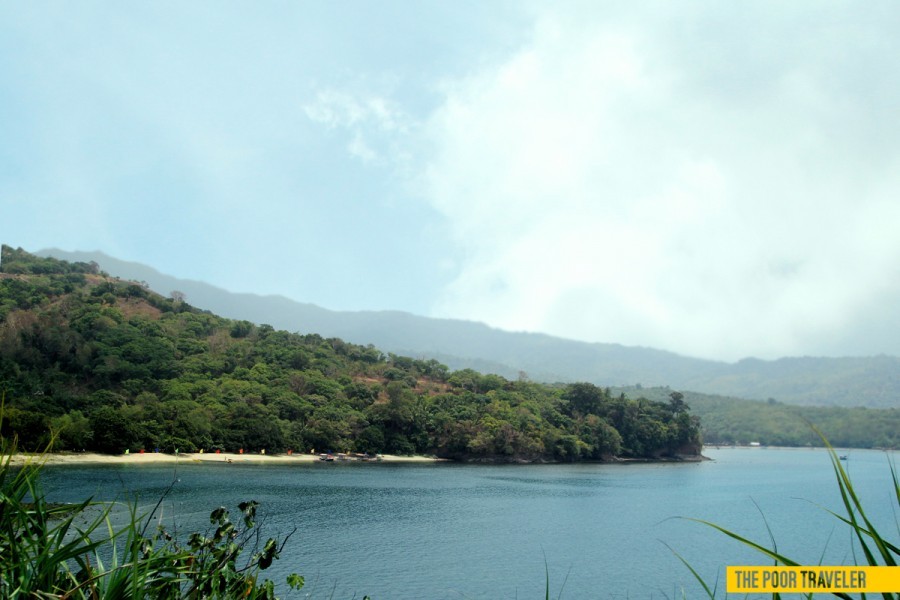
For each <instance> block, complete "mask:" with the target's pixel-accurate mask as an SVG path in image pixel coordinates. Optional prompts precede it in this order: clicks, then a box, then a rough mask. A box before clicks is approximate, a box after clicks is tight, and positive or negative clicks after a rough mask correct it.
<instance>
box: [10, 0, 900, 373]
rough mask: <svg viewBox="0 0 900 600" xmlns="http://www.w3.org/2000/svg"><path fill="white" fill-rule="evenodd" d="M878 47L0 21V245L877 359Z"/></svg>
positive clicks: (899, 211)
mask: <svg viewBox="0 0 900 600" xmlns="http://www.w3.org/2000/svg"><path fill="white" fill-rule="evenodd" d="M897 31H900V3H897V2H894V1H883V2H880V1H878V0H873V1H870V2H865V3H859V2H827V1H816V2H812V1H810V2H783V1H778V2H763V1H754V2H712V1H710V2H677V3H676V2H640V3H638V2H632V1H627V2H596V1H589V2H552V3H551V2H537V3H525V2H518V1H517V2H510V3H506V2H494V1H492V2H482V1H473V2H462V1H458V0H454V1H453V2H424V1H419V0H417V1H412V0H406V1H403V2H386V1H378V2H362V1H359V2H315V3H314V2H299V1H290V2H224V1H215V2H208V3H204V2H181V1H179V2H152V3H151V2H97V3H90V2H77V3H75V2H41V1H36V2H4V3H2V4H0V241H2V242H3V243H6V244H10V245H13V246H21V247H23V248H25V249H26V250H31V251H36V250H39V249H43V248H48V247H58V248H62V249H65V250H102V251H103V252H106V253H107V254H110V255H113V256H115V257H117V258H121V259H125V260H133V261H138V262H142V263H145V264H147V265H150V266H153V267H154V268H156V269H158V270H160V271H162V272H164V273H168V274H171V275H175V276H178V277H183V278H191V279H199V280H203V281H207V282H209V283H212V284H215V285H218V286H221V287H224V288H226V289H229V290H232V291H249V292H257V293H262V294H269V293H278V294H283V295H285V296H288V297H290V298H293V299H296V300H300V301H304V302H312V303H315V304H319V305H321V306H324V307H327V308H332V309H341V310H357V309H400V310H406V311H410V312H413V313H417V314H422V315H426V316H440V317H456V318H464V319H472V320H478V321H483V322H486V323H488V324H490V325H493V326H496V327H501V328H504V329H509V330H527V331H542V332H547V333H551V334H555V335H560V336H565V337H570V338H575V339H581V340H587V341H599V342H616V343H621V344H626V345H643V346H653V347H658V348H663V349H667V350H672V351H675V352H679V353H682V354H688V355H693V356H701V357H709V358H719V359H725V360H734V359H738V358H741V357H745V356H758V357H762V358H774V357H778V356H783V355H802V354H810V355H867V354H876V353H889V354H900V36H898V35H897ZM162 291H163V292H166V291H167V290H162ZM189 300H190V299H189Z"/></svg>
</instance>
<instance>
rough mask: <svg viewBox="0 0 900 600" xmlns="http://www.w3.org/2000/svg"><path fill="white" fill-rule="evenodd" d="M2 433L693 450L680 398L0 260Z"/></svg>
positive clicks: (117, 443)
mask: <svg viewBox="0 0 900 600" xmlns="http://www.w3.org/2000/svg"><path fill="white" fill-rule="evenodd" d="M0 392H2V394H3V396H4V398H5V407H4V409H3V411H2V422H0V433H2V434H3V435H4V436H7V437H10V436H17V437H18V438H19V442H20V445H21V446H22V447H24V448H25V449H41V448H43V447H45V445H46V444H47V443H49V442H50V441H51V440H52V443H53V445H54V448H55V449H58V450H64V449H75V450H81V449H87V450H96V451H100V452H108V453H119V452H122V451H124V450H126V449H130V450H139V449H141V448H147V449H152V448H161V449H164V450H167V451H172V450H174V449H175V448H179V449H181V450H182V451H193V450H196V449H201V448H202V449H206V450H207V451H208V450H213V449H217V448H221V449H223V450H227V451H237V450H238V449H241V448H243V449H245V450H248V451H258V450H262V449H266V450H267V451H269V452H280V451H284V450H288V449H293V450H297V451H304V452H307V451H310V450H312V449H315V450H316V451H325V450H331V451H345V452H369V453H379V452H381V453H396V454H410V453H420V454H434V455H437V456H441V457H448V458H454V459H462V460H527V461H532V460H547V461H549V460H557V461H574V460H587V459H594V460H596V459H610V458H613V457H616V456H620V457H654V458H655V457H661V456H676V455H695V454H697V453H698V452H699V449H700V439H699V424H698V420H697V419H696V417H693V416H692V415H691V414H690V413H689V410H688V408H687V406H686V405H685V404H684V402H683V401H682V400H681V397H680V395H678V394H676V395H674V396H672V397H671V398H667V399H666V400H665V401H648V400H645V399H637V400H632V399H627V398H625V397H624V396H621V395H620V396H618V397H614V396H612V395H611V394H610V393H609V392H608V391H607V390H603V389H600V388H598V387H596V386H594V385H592V384H572V385H567V386H548V385H543V384H538V383H533V382H530V381H527V380H516V381H509V380H507V379H505V378H503V377H501V376H498V375H482V374H479V373H477V372H475V371H473V370H461V371H456V372H451V371H450V370H449V369H448V368H447V367H445V366H444V365H442V364H441V363H439V362H437V361H436V360H414V359H411V358H406V357H402V356H397V355H394V354H388V355H384V354H382V352H380V351H379V350H377V349H376V348H375V347H373V346H361V345H355V344H349V343H345V342H343V341H341V340H340V339H337V338H328V339H326V338H323V337H321V336H320V335H318V334H315V333H307V334H298V333H288V332H286V331H278V330H276V329H274V328H273V327H272V326H270V325H255V324H253V323H251V322H249V321H245V320H230V319H225V318H222V317H218V316H216V315H213V314H211V313H209V312H205V311H201V310H199V309H196V308H194V307H192V306H191V305H190V304H189V303H188V302H186V301H185V299H184V298H183V297H182V296H181V295H180V294H173V297H170V298H165V297H163V296H160V295H158V294H156V293H154V292H152V291H150V290H149V289H147V288H146V286H144V285H141V284H140V283H137V282H133V281H123V280H119V279H118V278H116V277H110V276H107V275H106V274H105V273H103V272H101V271H100V269H99V268H98V265H96V264H91V263H88V262H74V263H70V262H65V261H60V260H56V259H53V258H37V257H35V256H32V255H30V254H28V253H26V252H24V251H22V250H21V249H18V250H14V249H12V248H9V247H7V246H3V247H2V255H0Z"/></svg>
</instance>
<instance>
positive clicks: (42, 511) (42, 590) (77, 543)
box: [0, 440, 304, 600]
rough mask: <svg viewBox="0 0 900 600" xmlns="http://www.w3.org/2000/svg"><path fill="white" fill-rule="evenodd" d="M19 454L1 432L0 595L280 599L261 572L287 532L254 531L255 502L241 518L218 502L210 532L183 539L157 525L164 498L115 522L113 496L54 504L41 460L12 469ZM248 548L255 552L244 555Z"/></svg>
mask: <svg viewBox="0 0 900 600" xmlns="http://www.w3.org/2000/svg"><path fill="white" fill-rule="evenodd" d="M14 453H15V445H14V444H10V443H7V442H6V441H5V440H0V597H2V598H38V599H51V598H66V599H69V598H71V599H75V600H82V599H85V600H86V599H90V600H112V599H124V598H156V599H175V598H189V599H194V598H198V599H199V598H249V599H274V598H275V597H276V596H275V584H274V582H272V581H271V580H269V579H262V580H260V573H261V571H264V570H265V569H266V568H268V567H269V566H270V565H271V564H272V561H274V560H276V559H277V558H278V555H279V553H280V552H281V550H282V548H283V546H284V543H285V542H286V541H287V538H285V540H283V541H281V542H279V541H278V540H276V539H274V538H270V539H268V540H266V541H265V542H263V541H262V539H261V537H260V535H259V530H258V529H254V518H255V516H256V508H257V503H256V502H253V501H250V502H243V503H241V504H240V505H239V506H238V508H239V510H240V513H241V516H240V519H239V520H238V522H237V523H235V522H233V521H232V520H231V518H230V514H229V512H228V511H227V510H226V509H225V508H217V509H215V510H214V511H213V512H212V513H211V514H210V529H209V531H208V532H206V533H192V534H190V535H189V536H188V537H187V541H186V542H185V541H182V540H180V539H178V538H176V537H175V536H173V535H171V534H170V533H169V532H168V531H166V529H165V528H163V527H161V526H156V527H153V526H152V525H153V522H154V516H155V515H156V510H157V509H158V508H159V506H160V503H161V502H162V498H161V499H160V502H159V503H157V505H156V507H154V510H153V511H151V513H149V514H146V515H139V514H137V509H136V505H135V504H129V505H128V506H127V508H128V515H129V517H130V518H129V519H128V520H127V521H126V523H125V524H124V525H123V526H114V525H113V519H111V518H110V517H111V511H112V509H113V507H114V506H115V505H114V504H111V503H95V502H92V501H91V500H90V499H87V500H85V501H83V502H81V503H79V504H75V505H63V506H60V505H53V504H50V503H48V502H47V501H46V500H45V498H44V495H43V493H42V492H41V489H40V487H39V482H38V475H39V473H40V470H41V468H42V462H41V460H40V459H37V460H32V461H29V462H27V463H26V464H25V465H24V466H22V467H17V468H13V467H12V466H11V458H12V455H13V454H14ZM288 537H290V535H289V536H288ZM245 551H249V553H250V556H249V558H246V557H242V554H244V552H245ZM245 556H246V555H245ZM286 583H287V585H288V587H289V588H292V589H300V588H301V587H303V583H304V582H303V578H302V577H300V576H299V575H296V574H292V575H290V576H289V577H288V578H287V582H286Z"/></svg>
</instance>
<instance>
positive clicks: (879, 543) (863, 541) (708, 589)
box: [676, 428, 900, 600]
mask: <svg viewBox="0 0 900 600" xmlns="http://www.w3.org/2000/svg"><path fill="white" fill-rule="evenodd" d="M812 431H813V433H814V434H815V435H817V436H818V437H819V439H820V441H821V442H822V444H824V446H825V447H826V448H827V450H828V454H829V457H830V459H831V464H832V467H833V469H834V475H835V480H836V482H837V485H838V491H839V493H840V497H841V503H842V504H843V509H844V512H843V514H841V513H837V512H833V511H830V510H829V511H827V512H828V513H830V514H831V515H832V516H834V517H835V518H836V519H837V520H838V521H840V522H841V523H843V524H844V525H846V526H848V527H849V528H850V532H851V535H852V537H853V540H854V542H855V543H856V547H855V548H854V554H853V556H854V564H855V565H856V566H860V565H864V566H871V567H878V566H883V567H897V566H898V564H897V561H898V560H900V546H898V545H897V543H895V542H892V541H890V539H888V537H887V536H886V535H885V533H884V532H883V531H882V532H879V531H878V530H877V528H876V527H875V525H874V524H873V523H872V521H871V520H870V519H869V517H868V515H867V514H866V510H865V508H864V507H863V504H862V502H861V501H860V498H859V496H858V495H857V493H856V490H854V488H853V482H852V481H851V479H850V476H849V474H848V473H847V470H846V469H845V468H844V466H843V465H842V464H841V460H840V457H839V456H838V455H837V453H836V452H835V451H834V448H832V446H831V445H830V443H829V441H828V439H827V438H826V437H825V436H823V435H822V433H821V432H820V431H819V430H818V429H816V428H812ZM890 471H891V478H892V483H893V492H894V498H895V499H896V501H897V505H898V507H900V480H898V477H897V471H896V469H895V468H894V465H893V463H891V464H890ZM692 520H694V521H696V522H698V523H701V524H703V525H706V526H709V527H712V528H713V529H715V530H716V531H719V532H721V533H723V534H725V535H727V536H728V537H730V538H732V539H734V540H737V541H738V542H740V543H741V544H743V545H745V546H747V547H749V548H752V549H753V550H755V551H757V552H759V553H760V554H762V555H763V556H765V557H766V558H768V559H770V560H772V561H773V564H774V565H775V566H786V567H796V566H801V565H802V563H801V562H798V561H796V560H794V559H792V558H790V557H788V556H785V555H783V554H782V553H780V552H779V551H778V549H777V548H776V546H775V541H774V537H773V536H772V533H771V531H770V532H769V534H770V537H772V540H771V544H770V545H766V544H764V543H761V542H756V541H753V540H750V539H748V538H746V537H744V536H742V535H740V534H738V533H735V532H734V531H732V530H730V529H728V528H726V527H724V526H722V525H719V524H716V523H711V522H709V521H704V520H701V519H692ZM767 527H768V525H767ZM897 531H898V532H900V526H898V530H897ZM857 550H858V551H859V552H860V553H861V555H862V556H861V559H860V556H859V555H857V554H856V552H857ZM676 556H678V558H679V559H680V560H681V561H682V562H683V563H684V564H685V566H687V568H688V569H689V570H690V572H691V574H692V575H693V576H694V577H695V578H696V579H697V581H698V582H699V583H700V585H701V586H702V588H703V590H704V592H705V594H706V595H707V597H709V598H710V600H715V598H716V593H717V591H718V588H717V585H715V584H713V585H710V584H709V583H708V582H707V581H706V580H705V579H704V578H703V577H701V576H700V574H699V573H697V571H695V570H694V569H693V568H692V567H691V565H690V564H689V563H688V561H686V560H685V559H684V558H683V557H681V556H680V555H678V554H677V553H676ZM829 595H831V596H834V597H837V598H843V599H844V600H853V596H851V595H849V594H846V593H841V592H833V593H831V594H829ZM872 595H873V596H879V597H881V598H882V599H883V600H900V593H895V592H883V593H878V594H872ZM781 597H782V595H781V594H778V593H773V594H772V599H773V600H780V598H781ZM803 597H805V598H813V597H814V595H813V594H811V593H810V594H803ZM859 597H860V598H861V600H865V599H866V594H865V593H861V594H860V595H859Z"/></svg>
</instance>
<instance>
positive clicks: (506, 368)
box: [41, 250, 900, 408]
mask: <svg viewBox="0 0 900 600" xmlns="http://www.w3.org/2000/svg"><path fill="white" fill-rule="evenodd" d="M41 254H43V255H52V256H55V257H57V258H67V259H69V260H79V261H84V262H89V261H95V262H97V263H99V265H100V267H101V268H103V269H104V270H106V271H109V272H110V273H112V274H113V275H118V276H120V277H122V278H127V279H133V280H137V281H146V282H148V283H149V285H150V287H151V288H153V289H155V290H157V291H160V292H163V293H165V294H168V293H169V292H170V291H172V290H180V291H181V292H184V293H185V294H186V296H187V299H188V301H189V302H192V303H193V304H195V305H197V306H201V307H203V308H205V309H209V310H213V311H214V312H216V313H218V314H221V315H223V316H226V317H231V318H237V319H248V320H251V321H254V322H268V323H271V324H273V325H274V326H275V327H277V328H282V329H287V330H289V331H295V330H298V329H299V330H301V331H315V332H317V333H319V334H321V335H323V336H325V337H339V338H341V339H344V340H347V341H350V342H355V343H362V344H369V343H372V344H375V345H376V346H378V347H379V348H381V349H382V350H384V351H390V352H394V353H397V354H405V355H409V356H415V357H419V358H422V357H425V358H434V359H437V360H439V361H441V362H442V363H444V364H447V365H450V367H452V368H455V369H462V368H473V369H475V370H478V371H481V372H491V373H498V374H500V375H504V376H505V377H510V378H516V377H517V375H518V373H519V372H520V371H522V372H525V373H527V374H528V376H529V377H530V378H531V379H533V380H536V381H546V382H556V381H589V382H592V383H594V384H596V385H600V386H626V385H635V384H638V383H640V384H642V385H643V386H645V387H647V386H663V385H668V386H672V387H674V388H676V389H688V390H696V391H698V392H702V393H706V394H719V395H725V396H734V397H739V398H749V399H758V400H764V401H765V400H768V399H770V398H772V399H775V400H777V401H780V402H785V403H789V404H800V405H819V406H845V407H848V406H868V407H870V408H876V407H881V408H888V407H897V408H900V358H898V357H894V356H873V357H847V358H821V357H792V358H782V359H779V360H775V361H764V360H755V359H747V360H742V361H740V362H737V363H733V364H731V363H724V362H715V361H709V360H699V359H694V358H688V357H684V356H679V355H677V354H673V353H671V352H664V351H661V350H654V349H651V348H637V347H628V346H621V345H618V344H589V343H585V342H577V341H573V340H566V339H561V338H557V337H552V336H548V335H541V334H533V333H513V332H507V331H500V330H496V329H492V328H490V327H487V326H486V325H483V324H480V323H472V322H467V321H458V320H450V319H429V318H425V317H419V316H415V315H411V314H407V313H402V312H396V311H393V312H392V311H381V312H371V311H370V312H335V311H330V310H326V309H324V308H321V307H319V306H315V305H313V304H304V303H299V302H294V301H292V300H289V299H287V298H284V297H280V296H259V295H255V294H234V293H230V292H227V291H225V290H222V289H219V288H216V287H214V286H211V285H208V284H205V283H201V282H197V281H186V280H181V279H175V278H173V277H169V276H167V275H163V274H161V273H159V272H158V271H156V270H154V269H151V268H150V267H147V266H144V265H141V264H138V263H132V262H125V261H121V260H116V259H114V258H111V257H109V256H106V255H104V254H102V253H99V252H92V253H85V252H63V251H61V250H49V251H44V252H42V253H41Z"/></svg>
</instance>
